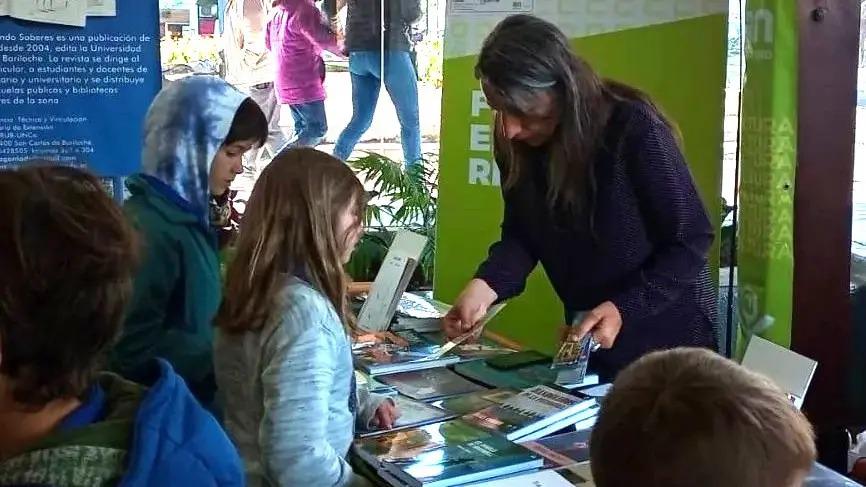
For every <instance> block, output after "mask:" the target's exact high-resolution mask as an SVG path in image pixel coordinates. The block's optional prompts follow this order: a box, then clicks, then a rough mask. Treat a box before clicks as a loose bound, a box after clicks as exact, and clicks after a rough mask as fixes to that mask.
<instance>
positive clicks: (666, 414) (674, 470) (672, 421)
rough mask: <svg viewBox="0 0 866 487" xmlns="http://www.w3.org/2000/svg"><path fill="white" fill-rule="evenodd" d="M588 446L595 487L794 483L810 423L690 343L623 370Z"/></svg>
mask: <svg viewBox="0 0 866 487" xmlns="http://www.w3.org/2000/svg"><path fill="white" fill-rule="evenodd" d="M591 444H592V448H591V461H592V473H593V476H594V478H595V482H596V485H598V486H599V487H631V486H635V485H641V486H644V487H655V486H658V487H661V486H665V487H695V486H701V487H733V486H736V487H766V486H780V487H792V486H799V485H801V484H802V482H803V479H804V478H805V476H806V474H807V473H808V472H809V470H810V469H811V468H812V464H813V463H814V461H815V443H814V434H813V431H812V426H811V425H810V424H809V422H808V420H807V419H806V418H805V416H803V414H802V413H800V411H798V410H797V409H796V408H795V407H794V406H793V405H792V404H791V402H790V401H789V400H788V399H787V398H786V397H785V394H784V393H783V392H782V391H781V390H780V389H779V388H778V387H776V386H775V385H774V384H773V383H771V382H770V380H769V379H767V378H765V377H763V376H761V375H758V374H756V373H753V372H750V371H749V370H746V369H745V368H743V367H742V366H740V365H738V364H736V363H734V362H732V361H730V360H728V359H725V358H723V357H721V356H719V355H717V354H715V353H713V352H710V351H708V350H704V349H691V348H678V349H673V350H668V351H664V352H655V353H651V354H649V355H646V356H644V357H643V358H641V359H640V360H638V361H636V362H635V363H634V364H632V365H631V366H629V367H628V368H627V369H625V370H624V371H623V372H622V373H621V374H620V375H619V377H618V378H617V380H616V382H615V383H614V385H613V388H612V389H611V391H610V393H609V394H608V396H607V398H606V399H605V402H604V405H603V407H602V409H601V414H600V415H599V419H598V422H597V424H596V426H595V429H594V431H593V434H592V440H591Z"/></svg>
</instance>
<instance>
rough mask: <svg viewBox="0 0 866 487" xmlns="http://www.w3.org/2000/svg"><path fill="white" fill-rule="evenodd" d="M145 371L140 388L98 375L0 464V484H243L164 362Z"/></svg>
mask: <svg viewBox="0 0 866 487" xmlns="http://www.w3.org/2000/svg"><path fill="white" fill-rule="evenodd" d="M146 372H147V373H146V374H144V378H145V381H144V383H145V385H146V386H147V388H145V387H143V386H141V385H138V384H135V383H132V382H128V381H126V380H124V379H121V378H120V377H119V376H116V375H114V374H108V373H106V374H102V375H101V376H100V378H99V380H98V382H97V383H96V384H94V385H93V386H92V387H91V389H90V391H89V392H88V395H87V397H86V398H85V399H84V401H83V404H82V405H81V406H80V407H79V408H78V409H77V410H75V411H73V412H72V413H71V414H70V415H69V416H68V417H67V418H66V419H65V420H64V421H63V422H62V423H61V425H60V426H59V427H58V428H57V430H56V431H55V432H54V433H53V434H51V435H50V436H48V437H47V438H44V439H43V440H42V441H40V442H39V443H38V444H36V445H34V446H33V447H32V448H30V449H29V450H28V451H26V452H24V453H22V454H21V455H18V456H16V457H13V458H10V459H8V460H6V461H4V462H0V487H7V486H23V485H40V486H56V487H61V486H62V487H78V486H81V487H84V486H87V487H101V486H115V485H117V486H120V487H137V486H151V485H159V486H161V487H174V486H177V487H196V486H241V485H244V474H243V468H242V466H241V463H240V459H239V458H238V455H237V452H236V451H235V449H234V447H233V446H232V444H231V441H230V440H229V439H228V437H227V436H226V435H225V433H224V432H223V430H222V429H221V428H220V426H219V424H217V422H216V420H215V419H214V418H213V416H211V415H210V414H209V413H207V412H206V411H205V410H204V409H203V408H202V407H201V406H200V405H199V404H198V403H197V402H196V400H195V399H194V398H193V396H192V395H191V394H190V392H189V389H187V387H186V385H185V384H184V382H183V380H181V378H180V377H178V376H177V374H175V373H174V371H173V370H172V368H171V366H170V365H169V364H168V363H167V362H165V361H153V362H150V363H149V364H148V370H147V371H146Z"/></svg>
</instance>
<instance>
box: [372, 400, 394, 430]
mask: <svg viewBox="0 0 866 487" xmlns="http://www.w3.org/2000/svg"><path fill="white" fill-rule="evenodd" d="M399 417H400V411H398V410H397V405H396V404H394V401H392V400H390V399H388V400H387V401H385V402H383V403H382V404H380V405H379V408H378V409H376V414H375V415H374V416H373V424H374V425H376V426H378V427H379V428H382V429H386V430H389V429H391V428H393V427H394V423H395V422H396V421H397V418H399Z"/></svg>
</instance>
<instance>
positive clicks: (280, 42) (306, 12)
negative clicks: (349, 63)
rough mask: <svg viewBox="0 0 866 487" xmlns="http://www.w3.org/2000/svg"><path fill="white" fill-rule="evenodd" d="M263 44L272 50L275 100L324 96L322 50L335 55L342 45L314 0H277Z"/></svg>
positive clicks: (291, 102)
mask: <svg viewBox="0 0 866 487" xmlns="http://www.w3.org/2000/svg"><path fill="white" fill-rule="evenodd" d="M265 46H266V47H267V48H268V50H269V51H270V52H271V56H272V59H273V62H274V66H275V71H276V73H275V74H276V77H275V78H274V87H275V88H276V93H277V99H278V100H279V102H280V103H281V104H284V105H299V104H302V103H310V102H314V101H321V100H324V99H325V87H324V85H323V81H324V73H325V64H324V61H323V60H322V56H321V53H322V51H330V52H333V53H335V54H339V53H341V52H342V50H343V48H342V46H341V45H339V43H338V41H337V36H336V34H334V33H333V32H332V31H331V29H330V27H329V25H328V22H327V20H326V19H325V17H324V15H323V14H322V13H321V11H319V9H317V8H316V5H315V4H314V3H313V0H277V1H276V2H274V10H273V12H272V14H271V18H270V20H269V21H268V26H267V29H266V30H265Z"/></svg>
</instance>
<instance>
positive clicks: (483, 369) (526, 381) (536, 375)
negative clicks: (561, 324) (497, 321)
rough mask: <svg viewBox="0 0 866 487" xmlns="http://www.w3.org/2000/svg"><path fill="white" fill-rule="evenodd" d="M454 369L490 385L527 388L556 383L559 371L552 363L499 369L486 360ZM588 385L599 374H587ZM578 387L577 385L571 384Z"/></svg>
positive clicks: (594, 381) (476, 380)
mask: <svg viewBox="0 0 866 487" xmlns="http://www.w3.org/2000/svg"><path fill="white" fill-rule="evenodd" d="M454 371H455V372H457V373H458V374H460V375H462V376H463V377H466V378H467V379H470V380H473V381H475V382H480V383H482V384H485V385H487V386H488V387H494V388H511V389H526V388H529V387H533V386H537V385H541V384H555V383H556V379H557V375H558V371H556V370H552V369H551V368H550V364H549V363H547V364H535V365H527V366H525V367H519V368H516V369H512V370H497V369H494V368H493V367H491V366H489V365H487V362H485V361H484V360H474V361H470V362H462V363H459V364H457V365H455V366H454ZM584 383H585V384H586V385H593V383H595V384H597V383H598V375H596V374H587V375H586V381H585V382H584ZM569 387H577V385H573V386H569Z"/></svg>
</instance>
